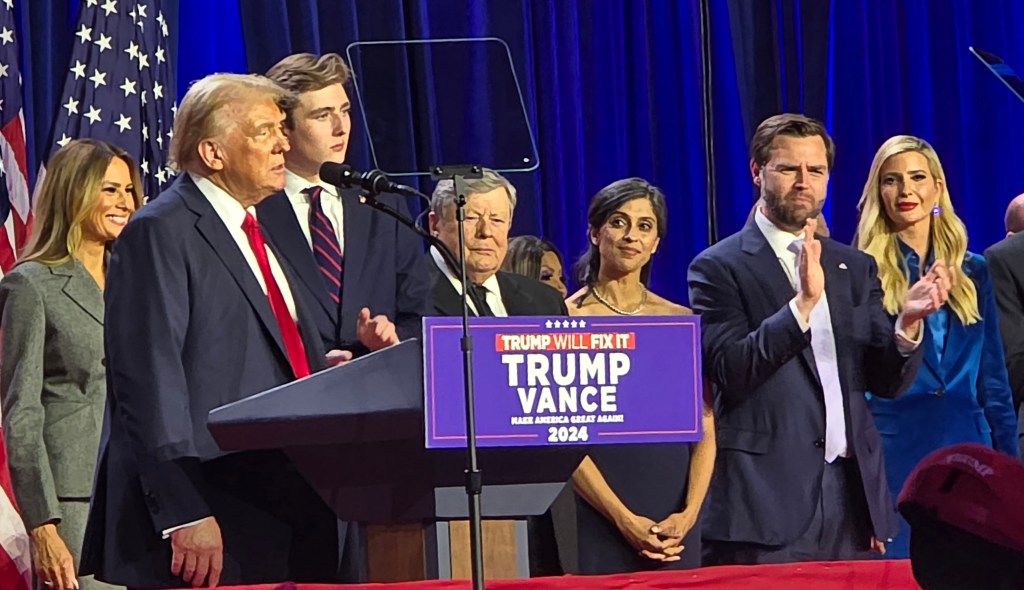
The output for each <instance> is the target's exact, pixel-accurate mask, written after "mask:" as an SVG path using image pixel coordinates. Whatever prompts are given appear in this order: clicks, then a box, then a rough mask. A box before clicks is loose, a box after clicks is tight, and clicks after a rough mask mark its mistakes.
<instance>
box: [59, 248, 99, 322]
mask: <svg viewBox="0 0 1024 590" xmlns="http://www.w3.org/2000/svg"><path fill="white" fill-rule="evenodd" d="M50 272H51V273H53V274H54V275H59V276H63V277H67V281H66V282H65V283H64V287H63V288H62V289H61V291H63V293H64V294H65V295H67V297H68V298H69V299H71V300H72V301H74V302H75V304H76V305H78V307H81V308H82V310H83V311H85V313H87V314H89V315H90V316H92V318H93V319H94V320H96V321H97V322H99V323H100V325H103V292H102V291H100V287H99V285H97V284H96V281H94V280H93V278H92V277H91V276H89V273H88V271H86V270H85V268H82V267H80V266H79V265H78V263H77V262H75V261H74V260H72V261H69V262H66V263H64V264H62V265H60V266H55V267H52V268H51V269H50Z"/></svg>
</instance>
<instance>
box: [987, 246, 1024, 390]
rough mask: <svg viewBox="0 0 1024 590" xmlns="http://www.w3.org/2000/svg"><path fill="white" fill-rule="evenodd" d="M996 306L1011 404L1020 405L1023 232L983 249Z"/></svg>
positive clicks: (1023, 346) (1023, 371) (1023, 339)
mask: <svg viewBox="0 0 1024 590" xmlns="http://www.w3.org/2000/svg"><path fill="white" fill-rule="evenodd" d="M985 260H986V261H987V262H988V268H989V273H990V274H991V275H992V287H993V289H994V290H995V293H996V304H997V305H998V306H999V325H1000V328H1001V330H1000V332H1001V334H1002V337H1003V346H1004V348H1005V349H1006V369H1007V372H1008V373H1009V376H1010V388H1011V389H1012V390H1013V401H1014V407H1015V408H1017V409H1018V410H1019V409H1020V407H1021V405H1022V404H1024V234H1015V235H1012V236H1010V237H1008V238H1006V239H1005V240H1002V241H1001V242H997V243H996V244H994V245H992V246H991V247H989V249H988V250H985Z"/></svg>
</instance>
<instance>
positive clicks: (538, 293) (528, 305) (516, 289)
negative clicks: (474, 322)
mask: <svg viewBox="0 0 1024 590" xmlns="http://www.w3.org/2000/svg"><path fill="white" fill-rule="evenodd" d="M424 265H426V266H427V268H428V269H429V271H430V275H431V278H432V280H433V284H434V289H433V309H432V311H431V313H430V314H429V315H435V316H461V315H462V296H461V295H460V294H459V292H458V291H456V290H455V287H453V286H452V282H451V281H449V280H448V278H447V277H445V276H444V273H442V272H441V269H439V268H437V264H435V263H434V259H433V257H431V255H430V253H429V252H428V253H427V255H426V257H425V259H424ZM497 277H498V287H499V288H500V289H501V302H502V303H503V304H505V310H506V311H508V315H510V316H522V315H569V310H568V309H566V307H565V301H562V296H561V294H559V292H558V291H555V290H554V289H552V288H551V287H549V286H547V285H545V284H544V283H542V282H540V281H537V280H534V279H531V278H530V277H527V276H523V275H518V274H515V273H511V272H505V271H503V270H499V271H498V274H497ZM469 313H470V315H476V314H474V313H473V308H469Z"/></svg>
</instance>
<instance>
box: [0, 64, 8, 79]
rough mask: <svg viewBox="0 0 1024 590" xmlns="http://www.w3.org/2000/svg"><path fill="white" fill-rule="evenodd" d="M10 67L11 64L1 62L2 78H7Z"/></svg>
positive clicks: (0, 74) (0, 71)
mask: <svg viewBox="0 0 1024 590" xmlns="http://www.w3.org/2000/svg"><path fill="white" fill-rule="evenodd" d="M8 67H9V66H8V65H7V64H0V78H6V77H7V70H8Z"/></svg>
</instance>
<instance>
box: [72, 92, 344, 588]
mask: <svg viewBox="0 0 1024 590" xmlns="http://www.w3.org/2000/svg"><path fill="white" fill-rule="evenodd" d="M292 100H294V97H293V96H292V95H291V94H290V93H288V92H287V91H285V90H283V89H281V88H280V87H279V86H277V85H276V84H275V83H273V82H272V81H270V80H268V79H266V78H263V77H261V76H243V75H236V74H215V75H211V76H208V77H206V78H203V79H202V80H200V81H198V82H196V83H195V84H194V85H193V86H192V87H191V88H190V89H189V91H188V93H187V94H186V95H185V98H184V99H183V100H182V102H181V106H180V107H179V109H178V114H177V118H176V120H175V123H174V139H173V141H172V144H171V159H172V161H173V162H174V164H175V165H176V166H177V168H178V169H179V170H181V171H182V174H181V175H180V176H179V177H178V178H177V179H176V180H175V181H174V183H173V184H172V185H171V187H170V188H169V189H167V190H166V191H164V192H163V193H162V194H161V195H160V196H159V198H157V199H155V200H154V201H153V202H152V203H150V204H148V205H146V206H145V207H143V208H142V209H141V210H140V211H139V213H138V214H137V215H136V216H135V217H134V218H133V219H132V221H131V222H130V223H129V224H128V226H127V227H126V228H125V230H124V232H123V233H122V234H121V237H120V239H119V240H118V242H117V246H116V247H115V248H114V252H113V255H112V257H111V259H110V265H109V271H108V275H107V286H108V288H107V292H106V324H105V327H104V340H105V348H106V366H107V391H108V399H107V416H106V421H105V427H104V436H103V442H102V444H101V450H100V457H99V464H98V466H97V475H96V483H95V490H94V494H93V503H92V506H91V510H90V514H89V521H88V525H87V530H86V538H85V548H84V550H83V557H82V564H81V571H82V572H83V573H94V574H96V577H97V578H98V579H100V580H103V581H107V582H112V583H117V584H123V585H126V586H128V587H134V588H173V587H181V586H187V585H191V586H196V587H198V586H210V587H213V586H217V585H218V584H221V583H223V584H251V583H261V582H281V581H285V580H292V581H330V580H332V579H333V576H334V573H335V571H336V568H337V533H336V529H335V518H334V517H333V515H332V514H331V512H330V511H329V509H328V508H327V506H326V505H325V504H324V503H323V501H322V500H321V499H320V498H319V497H318V496H317V494H316V493H315V492H314V491H313V490H312V488H310V487H309V486H308V484H306V482H305V481H304V480H303V479H302V478H301V477H300V476H299V475H298V473H297V471H296V470H295V468H294V467H293V466H292V465H291V463H290V462H289V461H288V459H287V458H286V457H285V456H284V454H283V453H281V452H279V451H255V452H240V453H233V454H226V453H224V452H222V451H221V450H220V449H219V448H218V446H217V444H216V443H215V442H214V440H213V438H212V437H211V435H210V432H209V431H208V430H207V426H206V422H207V414H208V413H209V411H210V410H212V409H213V408H216V407H218V406H221V405H224V404H227V403H230V402H233V401H237V400H239V399H242V398H244V397H247V396H250V395H253V394H256V393H259V392H262V391H264V390H267V389H270V388H272V387H275V386H278V385H281V384H284V383H287V382H289V381H292V380H294V379H298V378H302V377H304V376H306V375H309V374H310V373H311V372H313V371H316V370H318V369H320V368H323V367H324V365H325V364H326V362H325V358H324V353H323V350H322V345H321V342H320V338H319V337H318V334H317V329H316V325H315V323H314V322H313V321H312V320H311V319H310V318H309V314H308V310H304V309H303V306H302V303H301V301H300V300H299V299H298V298H296V297H294V296H293V285H294V284H295V280H294V278H293V277H294V276H295V273H294V270H293V269H292V268H291V267H289V266H288V264H287V261H286V260H284V259H283V258H282V257H281V256H280V255H279V251H278V249H277V248H276V247H275V245H274V244H273V243H272V242H271V241H270V240H269V239H267V237H266V236H264V235H263V233H262V232H261V230H260V227H259V223H258V222H257V220H256V218H255V214H254V211H255V205H256V204H257V203H259V202H260V201H261V200H263V199H264V198H265V197H267V196H268V195H270V194H273V193H275V192H277V191H280V190H281V189H282V188H283V187H284V182H285V163H284V153H285V151H287V150H288V147H289V146H288V140H287V138H286V137H285V135H284V133H283V130H282V125H283V122H284V111H283V110H282V109H283V108H287V107H288V106H289V103H290V101H292Z"/></svg>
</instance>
